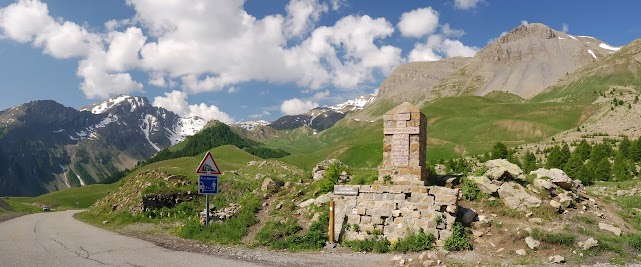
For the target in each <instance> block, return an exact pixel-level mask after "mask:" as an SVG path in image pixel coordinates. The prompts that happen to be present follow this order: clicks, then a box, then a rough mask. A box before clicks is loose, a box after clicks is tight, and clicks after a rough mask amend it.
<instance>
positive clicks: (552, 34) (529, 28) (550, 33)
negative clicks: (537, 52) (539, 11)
mask: <svg viewBox="0 0 641 267" xmlns="http://www.w3.org/2000/svg"><path fill="white" fill-rule="evenodd" d="M525 37H536V38H542V39H552V38H556V37H557V31H555V30H553V29H552V28H550V27H548V26H546V25H545V24H542V23H529V24H521V25H520V26H518V27H516V28H515V29H513V30H512V31H510V32H508V33H507V34H505V35H503V36H501V37H500V38H499V39H498V40H497V41H498V42H500V43H509V42H512V41H516V40H518V39H521V38H525Z"/></svg>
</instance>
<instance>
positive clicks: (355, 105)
mask: <svg viewBox="0 0 641 267" xmlns="http://www.w3.org/2000/svg"><path fill="white" fill-rule="evenodd" d="M374 99H376V96H375V95H364V96H360V97H359V98H356V99H352V100H348V101H346V102H343V103H340V104H337V105H334V106H331V107H329V108H330V109H333V110H335V111H341V112H345V111H346V110H345V109H346V108H347V109H348V110H347V111H355V110H361V109H363V108H365V106H367V105H368V104H369V103H372V102H373V101H374Z"/></svg>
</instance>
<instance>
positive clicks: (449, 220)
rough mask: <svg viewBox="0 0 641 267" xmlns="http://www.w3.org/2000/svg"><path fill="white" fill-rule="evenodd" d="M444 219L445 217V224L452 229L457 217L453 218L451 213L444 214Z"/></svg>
mask: <svg viewBox="0 0 641 267" xmlns="http://www.w3.org/2000/svg"><path fill="white" fill-rule="evenodd" d="M443 217H445V222H446V223H447V226H448V227H452V226H453V225H454V223H455V222H456V216H452V215H450V214H449V213H443Z"/></svg>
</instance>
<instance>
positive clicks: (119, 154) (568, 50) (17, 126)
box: [0, 23, 641, 195]
mask: <svg viewBox="0 0 641 267" xmlns="http://www.w3.org/2000/svg"><path fill="white" fill-rule="evenodd" d="M639 66H641V41H640V40H637V41H634V42H632V43H630V44H628V45H626V46H624V47H621V48H619V47H613V46H611V45H609V44H607V43H605V42H603V41H600V40H598V39H596V38H594V37H588V36H574V35H570V34H567V33H564V32H560V31H555V30H553V29H551V28H549V27H547V26H545V25H543V24H538V23H531V24H528V25H521V26H519V27H517V28H515V29H514V30H512V31H510V32H508V33H506V34H505V35H503V36H501V37H500V38H498V39H496V40H494V41H493V42H491V43H490V44H488V45H487V46H486V47H484V48H482V49H481V50H480V51H479V52H478V53H477V54H476V55H475V56H474V57H470V58H448V59H443V60H440V61H433V62H410V63H407V64H403V65H401V66H399V67H397V68H396V69H395V70H394V71H393V72H392V73H391V74H390V75H389V76H388V77H387V78H386V79H385V80H384V81H383V82H382V83H381V85H380V86H379V93H378V95H376V96H373V95H368V96H362V97H360V98H358V99H355V100H351V101H348V102H345V103H342V104H339V105H336V106H332V107H318V108H314V109H312V110H310V111H309V112H307V113H305V114H299V115H288V116H283V117H281V118H279V119H277V120H275V121H273V122H268V121H251V122H243V123H238V124H236V125H234V126H235V127H234V128H235V129H236V131H239V132H242V133H243V134H245V135H246V136H247V137H250V138H252V139H254V140H259V141H265V140H267V141H268V142H266V143H267V144H268V145H271V146H274V147H278V148H283V149H286V150H288V149H289V150H295V151H299V152H301V151H302V152H305V153H307V152H309V153H316V152H315V151H316V149H312V148H311V146H310V147H309V148H308V147H305V148H297V147H294V146H295V145H296V144H297V143H296V142H297V141H296V140H288V139H287V137H285V138H282V136H286V135H287V133H286V132H287V131H290V130H292V129H298V128H303V129H305V131H303V132H304V133H305V134H309V135H311V136H313V135H315V134H317V133H321V132H324V133H327V134H325V135H323V136H321V138H320V139H323V140H337V138H338V139H340V138H341V135H337V132H341V131H343V130H345V127H348V128H349V127H351V128H349V129H350V130H349V131H358V129H360V128H359V127H361V128H363V127H365V128H367V131H370V132H372V131H373V132H375V131H378V130H380V129H379V128H380V127H374V126H370V125H371V123H369V124H368V123H365V122H371V121H375V120H378V119H380V115H382V114H383V113H384V112H386V111H387V110H389V109H391V108H392V107H394V106H395V105H397V104H400V103H402V102H405V101H408V102H412V103H414V104H416V105H418V106H420V107H423V108H426V107H427V110H428V111H429V108H431V107H433V108H438V109H440V110H438V111H439V112H441V113H439V114H438V116H436V117H433V118H431V119H430V122H429V123H430V124H432V125H435V126H436V128H432V129H435V130H433V131H432V132H431V133H430V135H429V136H431V139H429V140H428V143H430V142H431V143H430V144H431V145H433V146H434V145H436V146H443V147H447V148H448V149H450V150H452V153H453V151H465V150H466V149H465V147H464V145H462V144H461V143H460V142H459V143H456V142H455V140H454V139H451V138H452V137H451V136H452V135H456V134H454V132H453V130H461V129H458V128H460V127H472V126H474V125H475V124H478V125H481V124H479V123H480V122H478V121H474V122H472V123H463V124H461V123H460V122H457V123H458V124H454V121H452V122H448V121H446V120H444V119H443V116H444V115H443V114H445V115H448V114H452V112H451V111H444V110H445V108H454V110H453V111H455V112H456V109H455V108H456V105H468V106H466V108H468V109H470V110H469V111H470V112H473V113H474V112H479V110H477V107H476V106H471V104H474V103H476V102H474V103H472V102H469V103H468V102H457V101H455V100H453V101H451V102H452V103H454V104H449V102H448V103H440V102H439V103H437V104H438V105H436V106H435V107H434V106H430V103H435V101H437V100H441V99H447V98H448V97H455V98H457V97H465V96H493V94H492V92H503V93H508V94H510V95H513V96H514V97H513V98H512V97H511V98H510V99H517V98H518V99H521V100H518V101H516V102H514V103H517V104H518V103H520V102H523V101H536V103H560V102H563V103H582V104H581V106H576V104H572V106H571V105H565V106H564V104H557V105H556V106H554V109H552V108H550V105H539V106H540V107H541V108H542V109H548V110H539V111H534V110H533V111H532V112H530V113H532V114H534V115H531V114H527V116H535V115H536V113H537V112H538V113H541V114H545V116H548V115H549V114H550V113H549V112H558V111H557V110H567V111H572V110H574V111H576V113H577V115H576V119H577V120H576V122H574V121H567V122H566V121H561V122H562V123H564V126H559V123H556V122H554V123H553V122H550V123H548V124H545V118H543V119H539V118H537V119H536V120H534V121H516V120H514V119H510V120H502V121H492V122H491V124H488V126H487V127H489V128H488V129H497V127H498V128H500V127H506V128H505V129H507V130H510V131H512V130H514V129H522V130H519V131H521V132H519V133H518V138H519V139H518V140H535V139H533V138H532V137H536V138H539V139H540V138H542V137H545V136H549V135H550V134H553V133H557V132H559V131H561V130H565V129H566V128H575V127H577V126H580V125H575V124H574V123H579V124H580V123H584V122H585V121H587V119H588V118H589V117H590V116H592V114H594V112H595V110H596V108H593V107H591V106H592V103H593V102H594V103H597V102H598V101H597V102H595V100H596V99H597V93H598V94H602V92H605V91H608V90H613V88H618V87H617V86H632V87H631V89H630V90H632V91H634V92H637V91H639V89H640V88H641V82H640V79H641V78H640V77H641V68H640V67H639ZM635 88H636V89H635ZM635 90H636V91H635ZM597 91H598V92H597ZM631 97H633V96H631ZM461 99H462V98H461ZM488 99H493V98H488ZM469 100H474V101H480V100H478V99H471V98H465V100H464V101H469ZM461 101H463V100H461ZM483 101H485V102H483ZM483 101H481V102H480V103H482V104H483V106H481V107H482V108H488V105H489V104H491V103H494V102H491V101H495V100H491V101H490V102H488V101H486V100H483ZM519 101H520V102H519ZM497 103H502V102H497ZM597 104H598V103H597ZM510 105H512V103H510ZM539 106H536V107H535V108H539ZM528 107H531V105H530V106H528ZM515 108H516V110H518V108H519V107H516V106H515ZM466 112H467V111H466ZM545 112H548V113H545ZM472 115H473V114H472ZM518 116H521V115H518ZM523 116H526V115H523ZM351 121H356V122H358V123H357V124H354V125H348V124H349V122H351ZM341 122H344V123H341ZM542 122H543V123H542ZM561 122H560V123H561ZM634 122H635V121H631V122H630V123H634ZM439 123H441V124H443V125H444V126H441V125H439ZM446 123H450V124H446ZM206 124H207V122H206V121H204V120H203V119H201V118H198V117H190V118H183V117H180V116H178V115H176V114H175V113H173V112H171V111H168V110H166V109H164V108H160V107H154V106H152V105H151V104H150V103H149V101H148V100H147V99H146V98H143V97H133V96H118V97H114V98H111V99H108V100H106V101H103V102H99V103H96V104H93V105H90V106H87V107H85V108H83V109H81V110H76V109H73V108H68V107H64V106H63V105H60V104H58V103H56V102H54V101H47V100H45V101H33V102H29V103H26V104H23V105H20V106H17V107H14V108H10V109H7V110H4V111H0V195H38V194H41V193H45V192H48V191H55V190H58V189H61V188H66V187H74V186H81V185H84V184H91V183H97V182H102V181H107V180H109V179H110V178H111V176H112V175H113V174H114V173H117V172H119V171H122V170H125V169H131V168H133V167H134V166H136V164H137V163H138V162H139V161H142V160H146V159H149V158H150V157H151V156H153V155H154V154H156V153H157V152H158V151H160V150H162V149H164V148H167V147H169V146H171V145H174V144H177V143H179V142H181V141H182V140H184V139H185V138H186V137H188V136H191V135H193V134H195V133H197V132H198V131H200V130H201V129H203V128H204V127H206ZM339 124H340V127H342V128H341V130H335V131H332V129H333V128H336V127H337V126H339ZM346 125H347V126H346ZM447 125H450V126H447ZM354 127H355V128H354ZM448 127H449V128H448ZM452 127H457V128H456V129H455V128H452ZM478 127H480V126H478ZM484 127H485V126H484ZM352 128H353V129H352ZM441 128H443V129H441ZM446 128H447V129H446ZM628 128H630V127H628ZM361 130H362V129H361ZM462 130H463V131H466V130H465V129H462ZM476 130H478V131H481V130H482V129H480V128H479V129H476ZM467 132H470V131H467ZM481 132H488V130H483V131H481ZM343 134H344V133H343ZM448 134H450V135H449V136H450V137H446V136H448ZM319 135H322V134H319ZM278 136H281V139H279V140H275V141H269V140H271V139H273V138H275V137H278ZM457 136H459V135H457ZM460 136H464V135H460ZM434 137H439V138H440V139H435V138H434ZM447 138H450V139H451V140H450V139H448V140H446V139H447ZM488 138H490V139H491V138H494V139H496V138H498V137H497V136H489V137H488ZM301 140H303V139H301ZM371 140H379V139H378V138H374V137H373V136H372V138H371ZM299 141H300V140H299ZM468 141H469V142H477V141H474V140H468ZM300 142H304V143H305V144H306V145H307V144H309V143H310V142H315V143H314V144H316V143H318V144H317V145H322V143H323V142H326V141H321V140H316V139H309V138H307V139H304V141H300ZM341 142H342V141H341ZM359 142H363V143H362V144H360V143H359V144H358V146H359V147H360V148H363V147H366V148H368V149H369V148H372V149H374V147H375V146H376V148H375V149H378V146H379V145H380V144H378V143H380V142H378V141H377V144H374V143H371V144H370V143H366V142H370V139H369V135H368V138H360V139H359ZM372 142H373V141H372ZM483 142H489V141H487V140H484V141H483ZM519 143H522V141H519ZM430 144H428V145H430ZM279 146H280V147H279ZM306 149H310V150H309V151H307V150H306ZM375 149H374V150H375ZM356 150H357V148H352V147H350V146H347V145H345V144H344V142H343V143H341V145H339V146H336V149H333V148H332V149H328V150H327V152H328V153H330V151H331V153H330V154H331V155H334V156H335V155H336V154H341V153H344V154H345V155H352V156H355V155H357V154H358V151H356ZM323 153H324V152H323ZM457 153H460V152H457ZM313 155H314V159H316V157H319V159H320V160H322V159H323V158H320V155H321V154H313ZM328 156H330V155H328ZM292 157H298V158H300V156H295V155H293V156H292ZM323 157H324V156H323ZM367 164H368V166H369V165H371V164H375V163H367ZM305 166H307V163H305Z"/></svg>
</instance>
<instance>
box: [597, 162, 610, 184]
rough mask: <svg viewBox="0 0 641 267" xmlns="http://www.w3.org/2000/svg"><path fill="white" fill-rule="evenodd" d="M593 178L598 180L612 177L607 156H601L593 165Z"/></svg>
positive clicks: (606, 179)
mask: <svg viewBox="0 0 641 267" xmlns="http://www.w3.org/2000/svg"><path fill="white" fill-rule="evenodd" d="M593 173H594V176H593V177H594V179H595V180H600V181H608V180H610V177H612V167H611V166H610V161H608V159H607V158H602V159H601V160H600V161H599V162H598V163H597V164H596V165H595V166H594V171H593Z"/></svg>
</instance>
